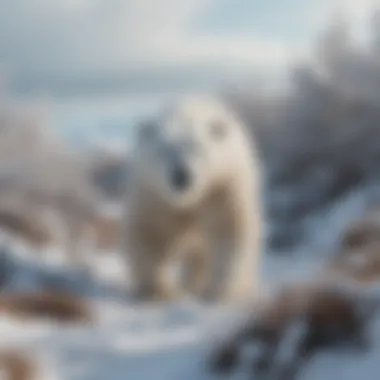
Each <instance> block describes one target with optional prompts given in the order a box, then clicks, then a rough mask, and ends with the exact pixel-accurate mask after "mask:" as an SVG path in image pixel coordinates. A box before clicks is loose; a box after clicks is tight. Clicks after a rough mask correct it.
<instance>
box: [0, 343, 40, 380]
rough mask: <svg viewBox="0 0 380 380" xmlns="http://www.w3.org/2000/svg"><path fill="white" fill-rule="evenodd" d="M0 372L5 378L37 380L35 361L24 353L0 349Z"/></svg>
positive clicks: (10, 379)
mask: <svg viewBox="0 0 380 380" xmlns="http://www.w3.org/2000/svg"><path fill="white" fill-rule="evenodd" d="M0 373H1V374H2V376H1V378H2V379H5V380H37V377H36V376H37V368H36V363H35V362H34V361H33V360H32V359H31V358H30V357H29V356H28V355H26V354H24V353H21V352H18V351H13V350H2V351H0Z"/></svg>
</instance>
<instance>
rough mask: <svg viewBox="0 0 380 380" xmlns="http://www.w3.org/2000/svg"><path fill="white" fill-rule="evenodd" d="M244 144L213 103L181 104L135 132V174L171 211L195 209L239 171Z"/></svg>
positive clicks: (232, 122) (229, 116)
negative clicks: (238, 158) (237, 162)
mask: <svg viewBox="0 0 380 380" xmlns="http://www.w3.org/2000/svg"><path fill="white" fill-rule="evenodd" d="M245 141H246V139H244V137H243V133H242V128H241V124H240V122H238V121H237V119H236V117H235V116H234V115H233V114H232V112H231V111H230V110H228V109H227V108H226V107H225V106H224V105H222V104H221V103H220V102H219V101H217V100H215V99H213V98H209V97H191V98H185V99H182V100H180V101H179V102H177V103H175V104H174V105H173V106H172V107H170V108H169V109H167V110H166V112H164V113H162V114H161V115H160V116H159V117H158V118H157V119H156V120H154V121H152V122H150V123H147V124H145V125H144V126H142V127H141V128H140V130H139V133H138V140H137V155H138V160H137V161H138V162H139V165H140V170H139V171H140V173H141V174H142V178H143V179H144V181H146V183H147V184H148V186H149V188H150V190H152V191H154V192H155V193H156V195H158V196H160V197H161V199H163V200H164V201H166V202H168V203H170V204H171V205H172V206H173V207H176V208H191V207H195V206H196V205H197V204H199V203H200V202H201V201H202V200H203V199H204V198H205V196H207V194H209V193H210V191H212V190H213V189H215V186H217V184H221V183H222V182H223V181H225V180H227V179H228V178H229V177H231V174H233V171H234V170H235V171H236V169H237V170H239V169H238V168H236V158H237V157H238V156H239V155H241V154H242V152H244V151H245V147H244V144H245ZM242 144H243V145H242ZM234 163H235V165H234Z"/></svg>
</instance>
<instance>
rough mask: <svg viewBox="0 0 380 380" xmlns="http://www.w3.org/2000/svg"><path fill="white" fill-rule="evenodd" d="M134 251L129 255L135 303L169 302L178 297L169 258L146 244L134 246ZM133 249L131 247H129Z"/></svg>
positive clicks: (157, 248) (154, 247)
mask: <svg viewBox="0 0 380 380" xmlns="http://www.w3.org/2000/svg"><path fill="white" fill-rule="evenodd" d="M134 247H135V251H134V253H133V254H132V255H129V260H128V264H129V265H130V269H131V274H132V277H133V280H134V281H133V290H132V296H133V298H134V299H135V300H137V301H148V302H149V301H170V300H175V299H177V298H178V297H179V296H180V292H179V289H178V287H177V286H176V284H175V281H174V278H173V276H172V273H170V270H171V263H172V261H173V260H172V259H173V258H171V257H168V255H167V252H163V251H161V250H160V247H157V246H153V245H150V244H148V243H147V242H144V243H140V244H138V246H137V245H134ZM130 249H133V247H130Z"/></svg>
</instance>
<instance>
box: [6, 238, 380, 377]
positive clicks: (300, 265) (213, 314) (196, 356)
mask: <svg viewBox="0 0 380 380" xmlns="http://www.w3.org/2000/svg"><path fill="white" fill-rule="evenodd" d="M4 241H5V242H8V243H9V242H11V244H9V247H10V249H11V251H12V253H13V255H12V256H11V259H10V260H11V264H12V265H13V266H14V268H15V270H14V272H13V278H12V281H11V282H10V283H8V285H7V288H6V289H5V291H12V290H15V289H28V290H30V289H33V288H38V287H40V286H41V285H43V284H44V283H45V284H46V281H51V280H52V279H54V281H61V284H62V286H67V287H68V289H71V290H74V291H76V292H77V293H78V294H82V295H86V296H88V299H89V300H90V302H91V305H92V306H93V308H94V310H95V312H96V317H97V321H96V323H95V324H92V325H86V326H74V325H72V326H70V325H69V326H65V327H62V326H57V325H55V324H54V323H51V322H43V321H40V322H25V321H22V322H18V321H16V320H14V319H10V318H9V317H5V316H2V317H0V334H1V337H2V339H1V343H0V346H1V347H21V348H24V349H26V350H28V352H30V353H32V354H33V355H35V356H36V357H37V359H38V362H39V363H40V364H41V371H42V372H43V373H42V374H41V375H40V378H39V380H45V379H46V380H47V379H49V380H55V379H57V380H58V379H61V380H104V379H109V380H119V379H120V380H121V379H123V380H124V379H126V378H127V379H128V380H144V379H147V380H148V379H157V380H166V379H182V380H195V379H197V380H203V379H204V380H209V379H217V378H218V377H217V376H216V375H215V374H211V373H209V372H208V371H207V369H206V367H205V362H206V360H207V354H208V353H209V350H210V349H211V348H212V346H213V344H214V343H215V341H216V339H219V338H220V337H221V336H222V335H223V334H224V335H226V334H227V335H228V333H230V332H231V331H232V329H233V328H234V327H236V326H237V324H238V323H241V322H242V319H241V317H244V314H243V313H242V310H238V309H233V310H232V309H229V308H227V307H209V306H207V305H205V304H201V303H200V302H197V301H196V300H193V299H188V300H183V301H181V302H178V303H172V304H167V305H161V306H160V305H155V304H151V305H150V304H142V305H138V306H137V305H136V304H132V303H131V302H130V301H128V298H127V296H126V290H125V289H126V284H127V282H126V277H128V276H127V275H126V273H127V272H125V269H124V267H123V262H122V261H121V259H120V257H119V256H118V254H117V252H107V254H99V255H98V254H96V255H95V259H94V260H92V274H91V275H90V274H89V273H87V272H83V271H81V270H78V269H73V268H70V267H68V266H65V264H64V260H63V258H62V253H61V252H60V250H59V249H58V248H57V247H53V248H52V249H51V250H49V251H46V252H45V253H44V254H42V255H41V254H38V253H36V252H34V251H33V250H31V249H29V248H27V247H26V246H25V245H24V244H23V242H22V241H17V240H16V239H14V238H8V239H7V240H4ZM301 251H302V249H301ZM52 257H59V260H58V259H56V260H54V259H52ZM312 258H313V259H312ZM323 262H324V256H323V255H319V256H318V255H305V254H303V255H302V254H299V252H298V253H297V252H295V253H294V255H289V256H282V257H280V256H276V255H272V256H268V255H265V256H264V259H263V261H262V282H263V291H265V290H266V289H268V288H270V287H272V286H281V284H283V283H284V282H286V281H288V280H292V281H293V280H295V279H297V278H308V277H310V276H311V275H312V273H314V272H315V271H317V270H319V269H320V267H321V265H323ZM371 292H372V293H373V292H378V293H376V294H380V285H379V284H376V286H374V287H373V288H371V289H370V290H369V293H371ZM292 331H293V330H292ZM299 331H300V330H297V328H296V327H295V329H294V331H293V332H292V333H291V334H290V336H289V340H288V341H285V342H284V347H282V351H281V352H284V355H285V356H287V355H290V354H291V346H292V343H291V342H292V341H295V340H296V339H297V336H298V335H299ZM371 338H372V340H373V342H374V348H373V349H371V351H370V352H367V353H365V354H360V353H355V352H333V353H330V352H329V353H326V354H320V355H318V356H316V357H315V359H314V360H313V361H312V362H310V363H309V364H308V365H307V367H305V368H304V369H303V370H302V374H301V376H300V378H301V379H305V380H322V379H323V380H328V379H330V378H331V379H336V378H337V377H340V378H344V379H345V380H351V379H352V380H357V379H358V378H362V379H363V380H364V379H373V378H375V377H376V373H377V371H378V363H379V360H380V348H376V344H377V342H378V344H380V320H376V321H375V323H374V327H373V332H371ZM248 376H249V375H247V374H246V373H245V372H244V370H240V371H237V372H236V374H234V375H232V377H231V378H232V379H248Z"/></svg>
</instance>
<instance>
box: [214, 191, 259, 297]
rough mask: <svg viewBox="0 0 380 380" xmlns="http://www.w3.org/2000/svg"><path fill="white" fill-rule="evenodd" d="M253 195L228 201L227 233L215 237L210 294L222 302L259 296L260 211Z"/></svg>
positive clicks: (226, 202)
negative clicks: (215, 244) (216, 243)
mask: <svg viewBox="0 0 380 380" xmlns="http://www.w3.org/2000/svg"><path fill="white" fill-rule="evenodd" d="M251 197H252V194H247V193H246V196H245V197H244V196H242V195H241V196H240V197H236V198H235V199H233V198H232V197H231V198H230V199H229V200H227V201H225V204H226V205H227V210H226V215H227V217H228V220H229V223H230V225H229V228H228V233H224V234H223V235H221V234H219V236H215V240H216V241H217V242H218V246H217V249H216V252H215V253H214V254H213V259H214V264H213V268H212V269H213V282H212V285H211V292H212V293H214V294H217V296H216V298H218V299H219V300H220V301H224V302H226V301H227V302H230V301H243V300H247V299H249V298H252V297H254V296H256V295H257V292H258V285H259V274H260V267H259V266H260V261H259V259H260V250H261V233H262V231H261V212H260V209H259V206H258V203H255V207H253V204H252V202H253V200H254V199H252V198H251Z"/></svg>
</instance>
